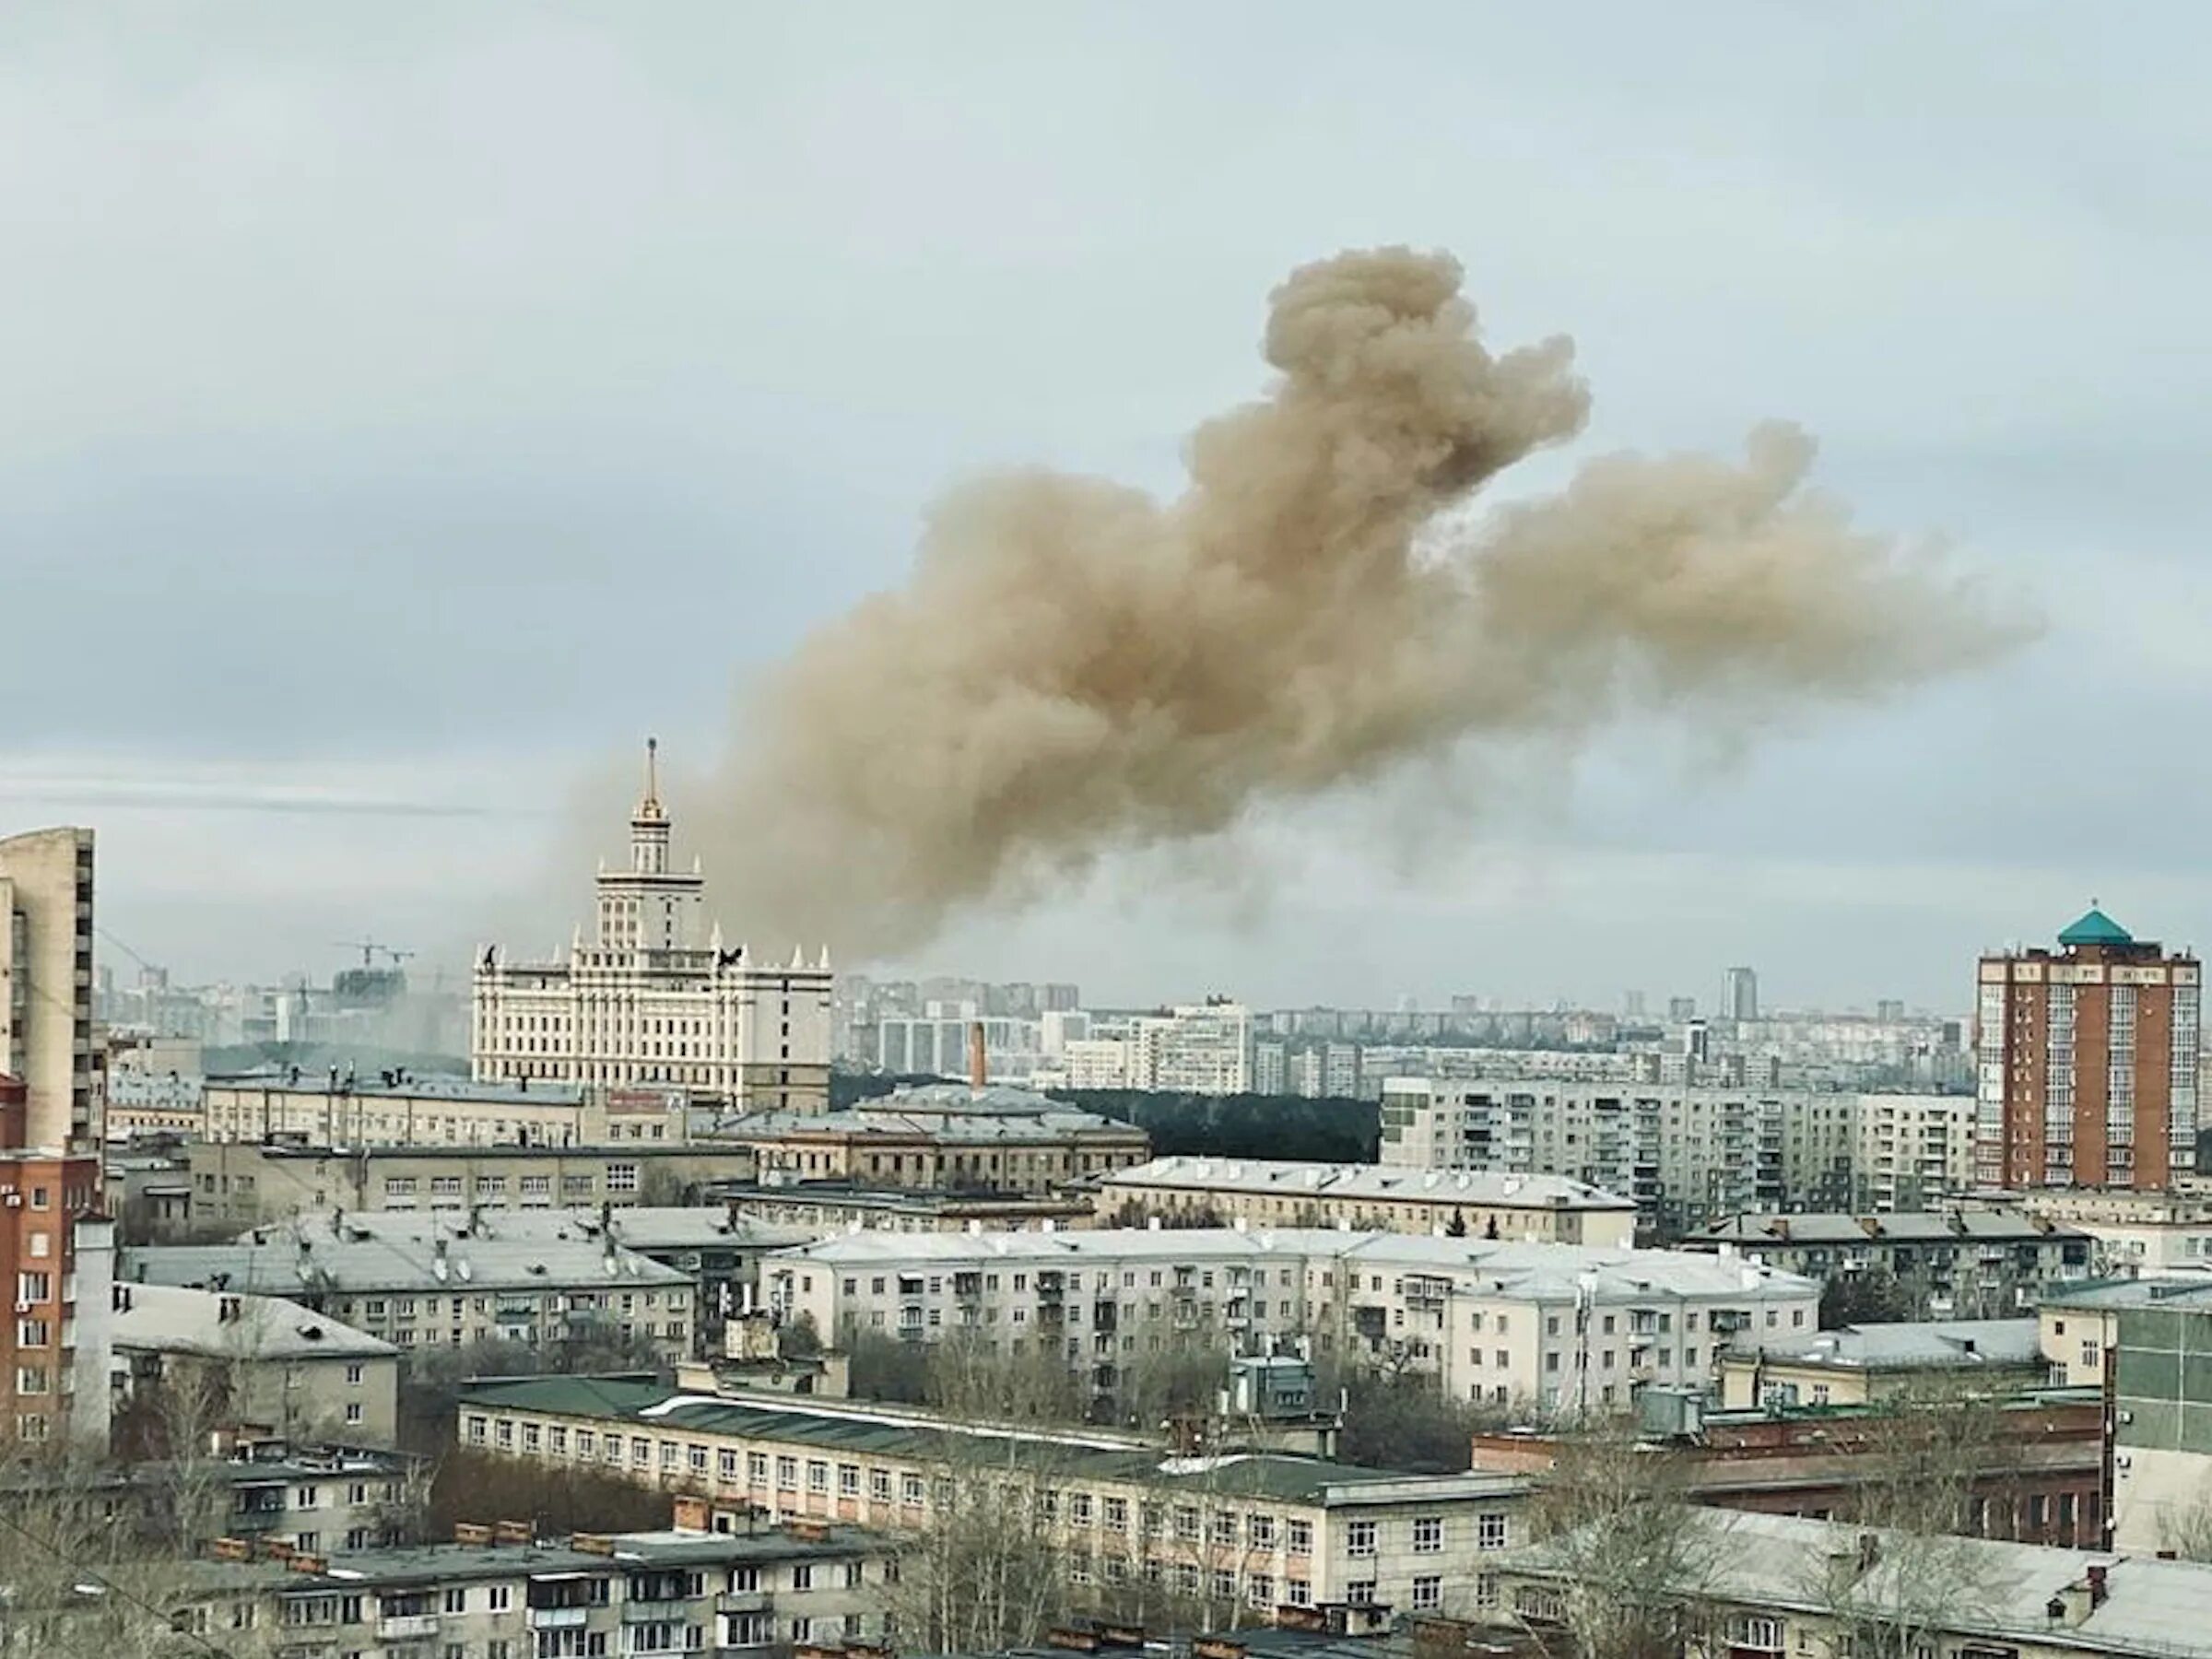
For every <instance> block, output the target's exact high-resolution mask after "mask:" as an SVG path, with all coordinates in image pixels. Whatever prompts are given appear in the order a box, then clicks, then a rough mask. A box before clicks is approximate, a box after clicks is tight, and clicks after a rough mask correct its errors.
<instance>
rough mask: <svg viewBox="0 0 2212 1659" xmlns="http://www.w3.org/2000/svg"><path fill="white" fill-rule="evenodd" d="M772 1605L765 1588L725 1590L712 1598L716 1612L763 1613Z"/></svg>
mask: <svg viewBox="0 0 2212 1659" xmlns="http://www.w3.org/2000/svg"><path fill="white" fill-rule="evenodd" d="M772 1605H773V1598H771V1596H770V1594H769V1593H768V1592H767V1591H765V1590H725V1591H724V1592H723V1594H720V1595H718V1596H716V1597H715V1598H714V1611H715V1612H717V1613H765V1612H767V1611H768V1609H769V1608H770V1607H771V1606H772Z"/></svg>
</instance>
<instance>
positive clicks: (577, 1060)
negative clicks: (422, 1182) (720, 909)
mask: <svg viewBox="0 0 2212 1659" xmlns="http://www.w3.org/2000/svg"><path fill="white" fill-rule="evenodd" d="M629 835H630V841H629V846H630V862H629V868H628V869H626V870H605V869H603V870H601V871H600V872H599V876H598V879H597V883H596V887H597V906H596V908H597V912H598V924H597V929H596V932H595V933H594V936H593V938H592V940H591V942H590V943H589V944H586V943H585V941H584V938H583V935H582V931H581V930H579V932H578V933H577V935H576V936H575V938H574V939H573V940H571V943H570V947H569V951H568V954H567V956H566V957H565V958H562V959H559V960H553V961H535V962H530V961H512V960H510V959H507V958H506V957H505V956H503V955H502V954H501V953H500V949H499V948H498V947H496V946H494V947H490V948H488V949H487V950H486V951H484V952H483V954H482V956H481V958H480V959H479V960H478V962H477V969H476V975H475V982H474V986H473V1008H472V1014H471V1021H472V1035H471V1040H470V1064H471V1066H472V1069H473V1071H474V1073H475V1075H476V1077H478V1078H479V1079H481V1080H484V1081H487V1082H489V1081H494V1080H505V1079H516V1080H524V1079H526V1080H528V1081H530V1082H531V1083H533V1084H537V1083H571V1084H585V1085H590V1086H593V1087H596V1088H639V1087H646V1088H653V1087H670V1088H683V1089H687V1090H690V1091H694V1092H697V1093H700V1094H706V1095H712V1096H715V1097H718V1098H720V1099H722V1100H726V1101H728V1102H729V1103H730V1104H731V1105H733V1106H735V1107H737V1108H739V1109H740V1110H747V1109H753V1108H759V1109H762V1110H784V1111H797V1112H821V1111H826V1110H827V1109H828V1107H829V1104H830V988H831V975H830V953H829V952H828V950H826V949H825V950H822V951H821V952H819V953H818V956H817V957H816V959H814V960H812V961H809V960H808V959H806V956H805V955H804V953H802V952H800V951H796V950H794V951H793V952H792V953H791V956H790V959H789V960H788V961H784V960H783V959H782V957H781V956H780V955H779V956H774V957H771V955H770V954H769V953H767V952H755V951H753V950H752V949H750V948H749V947H747V946H744V945H738V946H735V947H730V948H725V947H724V943H723V933H722V926H721V924H719V923H716V924H713V926H712V929H711V931H710V930H707V929H706V925H705V912H706V878H705V877H704V876H703V875H702V874H701V873H700V869H699V867H698V865H697V864H696V862H695V863H694V865H693V866H692V868H691V869H689V870H688V871H687V870H677V869H675V868H673V867H672V865H671V861H670V857H669V853H670V823H669V818H668V814H667V811H666V809H665V807H663V806H662V805H661V798H660V784H659V780H658V778H657V777H656V776H655V775H654V771H653V750H652V747H651V746H650V745H648V746H647V759H646V777H645V792H644V794H643V795H642V796H641V798H640V800H639V802H638V806H637V810H636V812H635V813H633V814H632V815H631V818H630V824H629Z"/></svg>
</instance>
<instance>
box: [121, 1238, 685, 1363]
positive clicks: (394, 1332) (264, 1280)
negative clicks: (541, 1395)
mask: <svg viewBox="0 0 2212 1659" xmlns="http://www.w3.org/2000/svg"><path fill="white" fill-rule="evenodd" d="M122 1277H123V1278H124V1281H125V1282H127V1283H130V1284H134V1285H139V1284H145V1285H183V1286H190V1287H193V1288H197V1289H202V1290H215V1291H221V1292H225V1293H228V1294H230V1295H234V1296H247V1295H258V1296H277V1297H282V1298H284V1299H286V1300H290V1301H295V1302H298V1303H300V1305H301V1306H303V1307H306V1308H308V1309H311V1310H312V1311H313V1312H318V1313H326V1314H328V1315H330V1316H331V1317H332V1318H334V1319H338V1320H342V1321H344V1322H345V1323H346V1324H348V1325H351V1326H353V1327H355V1328H356V1329H358V1330H361V1331H365V1332H367V1333H368V1334H369V1335H371V1336H377V1337H382V1338H383V1339H384V1340H385V1341H388V1342H391V1343H393V1344H394V1345H396V1346H397V1347H400V1348H402V1349H406V1348H411V1347H441V1346H444V1347H465V1346H466V1345H467V1344H470V1343H474V1342H484V1341H490V1340H495V1339H497V1340H500V1341H508V1342H524V1343H533V1344H544V1345H556V1344H559V1343H560V1342H562V1341H565V1340H567V1339H569V1338H571V1337H572V1336H581V1335H590V1334H591V1333H592V1332H594V1330H597V1329H601V1328H605V1329H609V1330H614V1331H618V1332H619V1333H620V1334H621V1335H624V1336H629V1337H636V1338H639V1339H641V1340H643V1341H646V1342H650V1343H652V1344H653V1346H654V1347H657V1348H659V1349H660V1351H661V1352H662V1354H663V1355H664V1356H665V1357H666V1358H667V1359H670V1360H675V1359H689V1358H690V1357H691V1352H692V1347H693V1342H694V1338H695V1336H696V1335H697V1331H698V1312H697V1307H696V1295H695V1291H694V1288H693V1282H692V1279H691V1277H690V1276H689V1275H688V1274H685V1273H682V1272H679V1271H678V1270H677V1269H676V1268H673V1267H664V1266H662V1265H660V1264H659V1263H658V1262H654V1261H650V1260H648V1259H647V1258H646V1257H644V1256H642V1255H640V1254H639V1253H637V1252H636V1251H633V1250H626V1249H624V1248H623V1247H621V1246H620V1245H618V1244H614V1243H611V1242H608V1241H606V1240H604V1239H571V1240H559V1239H553V1240H548V1239H544V1238H531V1239H507V1238H493V1239H466V1240H455V1239H446V1238H436V1239H421V1238H399V1237H390V1236H384V1237H379V1236H375V1235H368V1236H363V1237H360V1238H354V1237H351V1236H350V1235H348V1236H346V1237H342V1238H337V1239H331V1238H316V1237H312V1236H308V1235H306V1234H302V1233H297V1232H294V1231H293V1230H289V1229H279V1228H271V1229H266V1230H263V1231H261V1232H259V1233H256V1234H251V1235H249V1236H248V1237H247V1238H246V1239H244V1240H242V1241H239V1242H237V1243H233V1244H152V1245H145V1246H139V1247H135V1248H132V1249H130V1250H128V1251H126V1252H125V1253H124V1265H123V1272H122Z"/></svg>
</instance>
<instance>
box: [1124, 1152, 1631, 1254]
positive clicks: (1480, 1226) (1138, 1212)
mask: <svg viewBox="0 0 2212 1659" xmlns="http://www.w3.org/2000/svg"><path fill="white" fill-rule="evenodd" d="M1098 1210H1099V1215H1100V1218H1101V1219H1102V1220H1105V1221H1108V1222H1111V1223H1112V1224H1113V1225H1116V1226H1121V1227H1141V1226H1143V1225H1144V1224H1145V1222H1147V1220H1150V1219H1152V1218H1159V1220H1161V1221H1162V1222H1164V1223H1165V1224H1167V1225H1169V1226H1171V1227H1190V1226H1213V1227H1226V1226H1229V1225H1230V1224H1231V1223H1244V1224H1248V1225H1250V1226H1253V1227H1300V1228H1316V1227H1348V1228H1352V1229H1354V1230H1359V1231H1363V1232H1403V1233H1433V1234H1436V1235H1439V1236H1443V1237H1460V1238H1477V1239H1511V1240H1517V1241H1524V1242H1545V1243H1554V1244H1595V1245H1602V1246H1625V1245H1627V1244H1630V1243H1631V1242H1633V1241H1634V1235H1635V1231H1636V1206H1635V1203H1634V1201H1633V1200H1631V1199H1628V1198H1624V1197H1621V1196H1619V1195H1618V1194H1613V1193H1606V1192H1600V1191H1599V1190H1598V1189H1597V1188H1595V1187H1592V1186H1587V1185H1584V1184H1583V1182H1579V1181H1574V1180H1571V1179H1570V1178H1568V1177H1566V1176H1562V1175H1501V1174H1498V1173H1496V1172H1494V1171H1487V1170H1420V1171H1414V1170H1395V1169H1387V1168H1383V1167H1381V1166H1378V1165H1375V1164H1325V1163H1300V1162H1294V1161H1289V1160H1285V1159H1220V1158H1187V1157H1177V1158H1156V1159H1152V1160H1151V1161H1149V1162H1147V1163H1141V1164H1134V1165H1132V1166H1131V1167H1130V1168H1128V1169H1125V1170H1118V1171H1114V1172H1113V1173H1112V1174H1110V1175H1107V1176H1104V1177H1102V1178H1101V1179H1100V1182H1099V1183H1098Z"/></svg>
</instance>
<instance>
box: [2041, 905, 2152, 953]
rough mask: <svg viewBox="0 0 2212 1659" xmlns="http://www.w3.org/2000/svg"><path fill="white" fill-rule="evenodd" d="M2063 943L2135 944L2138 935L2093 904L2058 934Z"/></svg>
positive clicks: (2059, 940) (2060, 941)
mask: <svg viewBox="0 0 2212 1659" xmlns="http://www.w3.org/2000/svg"><path fill="white" fill-rule="evenodd" d="M2058 942H2059V943H2060V944H2061V945H2133V944H2134V943H2135V942H2136V935H2133V934H2131V933H2129V932H2128V931H2127V929H2126V928H2124V927H2123V926H2121V925H2120V924H2119V923H2117V922H2115V921H2113V920H2112V918H2111V917H2110V916H2108V915H2106V914H2105V913H2104V912H2102V911H2100V910H2099V909H2097V908H2096V906H2094V905H2091V906H2090V907H2089V908H2088V910H2087V911H2085V912H2082V914H2081V915H2080V916H2079V917H2078V918H2077V919H2076V920H2075V922H2074V923H2073V924H2071V925H2070V926H2068V927H2067V928H2066V929H2065V931H2064V932H2063V933H2061V934H2060V935H2058Z"/></svg>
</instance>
